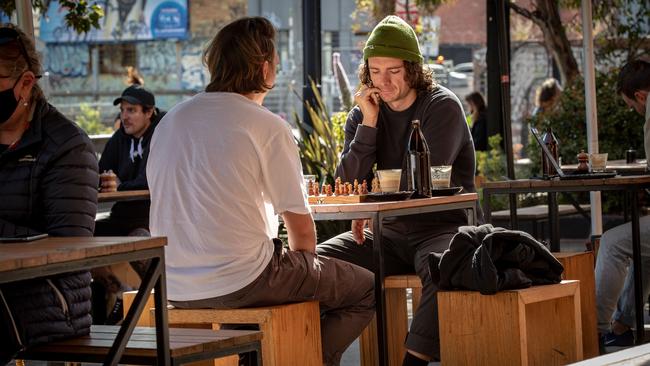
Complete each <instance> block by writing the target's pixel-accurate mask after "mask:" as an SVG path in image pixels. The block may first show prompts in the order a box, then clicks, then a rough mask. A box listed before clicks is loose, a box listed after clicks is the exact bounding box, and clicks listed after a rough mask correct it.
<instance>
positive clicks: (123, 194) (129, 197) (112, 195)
mask: <svg viewBox="0 0 650 366" xmlns="http://www.w3.org/2000/svg"><path fill="white" fill-rule="evenodd" d="M149 198H150V196H149V190H148V189H142V190H137V191H117V192H105V193H98V194H97V202H117V201H134V200H148V199H149Z"/></svg>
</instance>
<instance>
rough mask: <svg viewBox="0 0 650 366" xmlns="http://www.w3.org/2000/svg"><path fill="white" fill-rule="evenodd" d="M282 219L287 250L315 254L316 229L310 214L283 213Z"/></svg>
mask: <svg viewBox="0 0 650 366" xmlns="http://www.w3.org/2000/svg"><path fill="white" fill-rule="evenodd" d="M282 219H283V220H284V224H285V226H286V227H287V235H288V237H289V248H290V249H291V250H300V251H305V252H310V253H315V252H316V227H315V226H314V219H313V218H312V217H311V214H296V213H293V212H289V211H287V212H284V213H283V214H282Z"/></svg>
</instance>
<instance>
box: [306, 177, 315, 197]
mask: <svg viewBox="0 0 650 366" xmlns="http://www.w3.org/2000/svg"><path fill="white" fill-rule="evenodd" d="M307 187H308V189H307V195H308V196H315V194H314V182H313V181H312V180H311V179H310V180H309V183H307Z"/></svg>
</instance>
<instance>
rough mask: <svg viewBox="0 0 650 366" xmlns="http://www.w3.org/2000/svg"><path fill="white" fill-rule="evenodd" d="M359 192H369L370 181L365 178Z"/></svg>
mask: <svg viewBox="0 0 650 366" xmlns="http://www.w3.org/2000/svg"><path fill="white" fill-rule="evenodd" d="M359 194H368V182H366V180H365V179H364V180H363V182H361V192H359Z"/></svg>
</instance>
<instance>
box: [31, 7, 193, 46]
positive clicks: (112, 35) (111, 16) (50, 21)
mask: <svg viewBox="0 0 650 366" xmlns="http://www.w3.org/2000/svg"><path fill="white" fill-rule="evenodd" d="M187 2H188V0H131V1H123V0H98V1H95V3H96V4H98V5H100V6H101V7H102V8H103V9H104V17H103V18H101V19H100V20H99V25H100V29H94V28H93V29H91V30H90V31H89V32H88V33H85V34H77V33H76V32H75V31H74V30H72V29H69V28H68V27H67V26H66V25H65V19H64V16H65V14H66V13H67V9H63V8H61V5H60V4H59V3H58V1H56V0H52V2H51V3H50V7H49V8H48V11H47V13H46V14H45V16H44V17H42V18H41V24H40V28H41V30H40V38H41V40H42V41H44V42H47V43H69V42H111V41H115V42H120V41H149V40H155V39H166V38H176V39H187V38H188V13H187Z"/></svg>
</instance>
